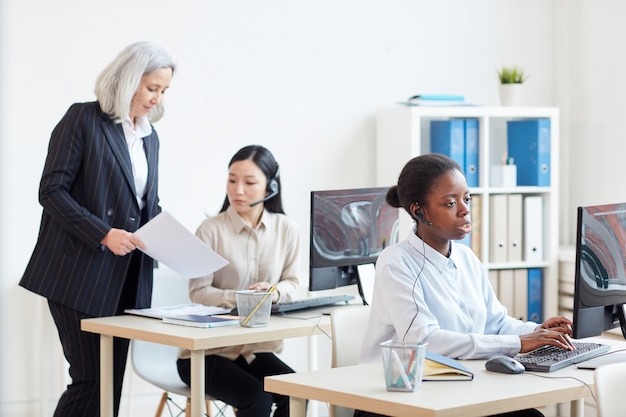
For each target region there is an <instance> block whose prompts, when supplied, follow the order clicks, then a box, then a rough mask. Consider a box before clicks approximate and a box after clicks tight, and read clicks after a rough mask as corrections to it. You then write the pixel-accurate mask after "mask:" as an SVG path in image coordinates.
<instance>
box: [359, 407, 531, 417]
mask: <svg viewBox="0 0 626 417" xmlns="http://www.w3.org/2000/svg"><path fill="white" fill-rule="evenodd" d="M354 417H385V416H383V415H382V414H374V413H368V412H366V411H359V410H356V411H355V412H354ZM490 417H543V413H542V412H540V411H539V410H535V409H534V408H529V409H528V410H519V411H512V412H510V413H504V414H496V415H493V416H490Z"/></svg>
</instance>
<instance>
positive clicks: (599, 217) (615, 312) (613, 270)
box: [574, 203, 626, 339]
mask: <svg viewBox="0 0 626 417" xmlns="http://www.w3.org/2000/svg"><path fill="white" fill-rule="evenodd" d="M625 249H626V203H621V204H606V205H599V206H587V207H579V208H578V228H577V237H576V276H575V287H574V338H577V339H579V338H583V337H591V336H598V335H600V334H601V333H602V332H603V331H606V330H609V329H612V328H615V327H617V326H619V325H620V322H621V323H622V332H624V318H623V304H624V303H626V256H625V253H624V251H625Z"/></svg>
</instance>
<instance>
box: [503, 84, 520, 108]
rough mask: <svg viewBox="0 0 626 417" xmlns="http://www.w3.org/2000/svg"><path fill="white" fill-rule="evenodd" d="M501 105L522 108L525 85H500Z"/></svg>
mask: <svg viewBox="0 0 626 417" xmlns="http://www.w3.org/2000/svg"><path fill="white" fill-rule="evenodd" d="M499 88H500V89H499V92H500V105H502V106H521V104H522V93H523V90H524V84H500V86H499Z"/></svg>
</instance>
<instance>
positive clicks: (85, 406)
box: [48, 301, 129, 417]
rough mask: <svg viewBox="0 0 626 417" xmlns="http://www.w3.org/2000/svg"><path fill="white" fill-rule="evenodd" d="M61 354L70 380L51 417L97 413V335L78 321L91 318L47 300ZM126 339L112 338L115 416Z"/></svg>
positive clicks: (98, 346) (98, 377) (98, 405)
mask: <svg viewBox="0 0 626 417" xmlns="http://www.w3.org/2000/svg"><path fill="white" fill-rule="evenodd" d="M48 306H49V307H50V313H51V314H52V318H53V319H54V323H55V324H56V327H57V330H58V332H59V338H60V339H61V345H62V346H63V354H64V355H65V359H67V361H68V362H69V364H70V369H69V372H70V377H71V378H72V382H71V383H70V384H69V385H68V386H67V389H66V390H65V392H64V393H63V395H61V398H60V399H59V402H58V404H57V407H56V410H55V412H54V417H85V416H94V417H98V416H100V335H98V334H95V333H87V332H83V331H81V330H80V321H81V320H82V319H86V318H90V317H89V316H87V315H85V314H83V313H79V312H78V311H75V310H72V309H70V308H67V307H65V306H63V305H61V304H57V303H53V302H51V301H48ZM128 345H129V340H128V339H118V338H115V339H114V340H113V366H114V369H113V382H114V388H113V394H114V395H113V405H114V408H113V409H114V412H115V416H117V415H118V411H119V406H120V397H121V395H122V380H123V378H124V370H125V369H126V357H127V356H128Z"/></svg>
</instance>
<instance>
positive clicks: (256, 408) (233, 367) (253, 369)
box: [178, 353, 294, 417]
mask: <svg viewBox="0 0 626 417" xmlns="http://www.w3.org/2000/svg"><path fill="white" fill-rule="evenodd" d="M204 362H205V381H204V383H205V387H206V388H205V389H206V393H207V395H210V396H211V397H213V398H215V399H218V400H220V401H222V402H224V403H226V404H228V405H231V406H233V407H235V408H237V417H265V416H268V417H269V415H270V413H271V410H272V404H273V403H275V404H276V410H275V411H274V417H288V416H289V397H286V396H283V395H277V394H270V393H268V392H265V390H264V389H263V378H264V377H266V376H270V375H281V374H288V373H292V372H294V371H293V369H291V368H290V367H289V366H287V365H286V364H285V363H284V362H283V361H281V360H280V359H278V357H277V356H276V355H274V354H273V353H257V354H256V357H255V359H254V360H253V361H252V363H250V364H248V363H247V361H246V360H245V359H244V358H243V357H241V356H240V357H239V358H237V359H236V360H234V361H231V360H230V359H226V358H223V357H221V356H217V355H207V356H206V357H205V358H204ZM190 364H191V360H190V359H179V360H178V373H179V374H180V377H181V379H182V380H183V381H185V383H186V384H187V385H190V383H191V369H190Z"/></svg>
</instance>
